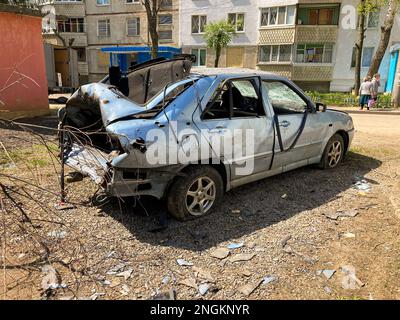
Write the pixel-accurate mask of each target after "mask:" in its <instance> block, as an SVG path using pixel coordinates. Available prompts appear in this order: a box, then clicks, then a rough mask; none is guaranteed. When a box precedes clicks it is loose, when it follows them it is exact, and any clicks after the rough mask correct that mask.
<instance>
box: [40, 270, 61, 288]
mask: <svg viewBox="0 0 400 320" xmlns="http://www.w3.org/2000/svg"><path fill="white" fill-rule="evenodd" d="M42 273H43V274H44V277H43V279H42V289H43V291H44V292H49V291H51V290H55V289H57V288H59V284H60V282H61V281H60V276H59V274H58V273H57V271H56V269H54V268H53V266H51V265H49V264H46V265H44V266H43V267H42Z"/></svg>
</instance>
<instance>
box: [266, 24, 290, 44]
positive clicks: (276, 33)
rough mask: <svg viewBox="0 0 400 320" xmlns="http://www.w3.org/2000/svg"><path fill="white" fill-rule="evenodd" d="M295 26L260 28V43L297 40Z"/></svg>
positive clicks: (279, 42)
mask: <svg viewBox="0 0 400 320" xmlns="http://www.w3.org/2000/svg"><path fill="white" fill-rule="evenodd" d="M295 34H296V28H295V26H289V27H288V26H281V27H273V28H265V29H264V28H263V29H260V41H259V42H260V44H261V45H262V44H281V43H293V42H294V41H295Z"/></svg>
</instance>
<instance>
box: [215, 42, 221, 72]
mask: <svg viewBox="0 0 400 320" xmlns="http://www.w3.org/2000/svg"><path fill="white" fill-rule="evenodd" d="M220 56H221V46H220V45H217V47H216V48H215V63H214V67H215V68H218V65H219V58H220Z"/></svg>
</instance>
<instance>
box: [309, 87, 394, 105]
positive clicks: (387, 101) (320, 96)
mask: <svg viewBox="0 0 400 320" xmlns="http://www.w3.org/2000/svg"><path fill="white" fill-rule="evenodd" d="M306 94H307V95H308V96H309V97H311V99H312V100H313V101H314V102H321V103H324V104H326V105H327V106H345V107H356V106H358V99H357V97H356V96H354V95H352V94H350V93H344V92H330V93H321V92H317V91H307V92H306ZM392 107H393V103H392V96H391V94H380V95H379V97H378V103H377V104H376V105H375V108H381V109H384V108H392Z"/></svg>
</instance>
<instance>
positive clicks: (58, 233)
mask: <svg viewBox="0 0 400 320" xmlns="http://www.w3.org/2000/svg"><path fill="white" fill-rule="evenodd" d="M47 235H48V236H49V237H52V238H57V239H64V238H65V236H66V235H67V232H66V231H51V232H49V233H47Z"/></svg>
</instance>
